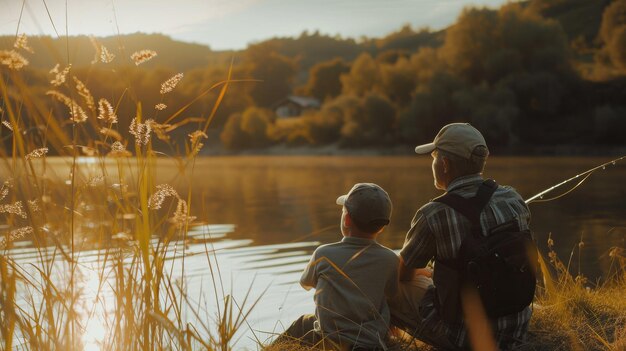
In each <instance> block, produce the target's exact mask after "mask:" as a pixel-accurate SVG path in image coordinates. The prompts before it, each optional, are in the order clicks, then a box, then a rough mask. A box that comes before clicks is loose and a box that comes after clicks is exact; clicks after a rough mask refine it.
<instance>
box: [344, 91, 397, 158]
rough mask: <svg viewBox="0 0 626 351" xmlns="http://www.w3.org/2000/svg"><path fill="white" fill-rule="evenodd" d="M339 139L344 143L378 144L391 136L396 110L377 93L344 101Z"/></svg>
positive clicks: (349, 144)
mask: <svg viewBox="0 0 626 351" xmlns="http://www.w3.org/2000/svg"><path fill="white" fill-rule="evenodd" d="M346 102H347V104H346V106H345V107H344V121H345V123H344V125H343V126H342V128H341V141H342V142H343V144H344V145H348V146H360V145H368V144H369V145H371V144H380V143H383V142H386V141H387V140H388V138H389V137H390V136H391V132H392V130H393V127H394V125H395V119H396V110H395V107H394V106H393V104H392V103H391V102H390V101H389V100H388V99H387V98H386V97H384V96H382V95H379V94H374V93H372V94H368V95H367V96H365V97H363V98H353V99H352V101H346Z"/></svg>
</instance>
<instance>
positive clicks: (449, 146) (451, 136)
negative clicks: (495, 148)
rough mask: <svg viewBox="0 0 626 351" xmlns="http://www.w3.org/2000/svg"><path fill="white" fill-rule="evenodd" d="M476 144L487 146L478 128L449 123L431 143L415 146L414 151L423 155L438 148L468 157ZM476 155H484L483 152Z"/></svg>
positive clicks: (467, 124)
mask: <svg viewBox="0 0 626 351" xmlns="http://www.w3.org/2000/svg"><path fill="white" fill-rule="evenodd" d="M478 146H484V147H485V148H487V142H485V138H483V135H482V134H481V133H480V132H479V131H478V129H476V128H474V127H472V126H471V125H470V124H469V123H451V124H448V125H446V126H444V127H443V128H441V130H440V131H439V133H438V134H437V136H435V140H433V142H432V143H428V144H424V145H419V146H418V147H416V148H415V153H418V154H420V155H423V154H429V153H431V152H433V150H435V149H440V150H444V151H447V152H450V153H453V154H455V155H457V156H461V157H463V158H466V159H470V158H471V157H472V154H473V153H474V150H475V149H476V147H478ZM477 156H482V157H485V155H484V154H482V155H481V154H478V155H477Z"/></svg>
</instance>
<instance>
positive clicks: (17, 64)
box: [0, 50, 28, 71]
mask: <svg viewBox="0 0 626 351" xmlns="http://www.w3.org/2000/svg"><path fill="white" fill-rule="evenodd" d="M0 64H2V65H5V66H7V67H8V68H9V69H12V70H14V71H19V70H20V69H22V68H24V67H25V66H27V65H28V60H27V59H26V58H25V57H24V56H22V55H20V54H19V53H18V52H17V51H15V50H0Z"/></svg>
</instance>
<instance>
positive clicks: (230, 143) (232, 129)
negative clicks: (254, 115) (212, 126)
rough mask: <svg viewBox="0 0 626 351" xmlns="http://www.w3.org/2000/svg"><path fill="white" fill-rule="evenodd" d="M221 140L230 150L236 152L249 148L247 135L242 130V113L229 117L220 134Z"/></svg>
mask: <svg viewBox="0 0 626 351" xmlns="http://www.w3.org/2000/svg"><path fill="white" fill-rule="evenodd" d="M220 140H222V143H223V144H224V146H226V148H228V149H232V150H236V149H243V148H245V147H247V136H246V133H244V132H243V131H242V130H241V114H240V113H234V114H232V115H230V116H229V117H228V119H227V120H226V124H225V125H224V129H223V130H222V133H221V134H220Z"/></svg>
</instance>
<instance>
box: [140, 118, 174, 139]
mask: <svg viewBox="0 0 626 351" xmlns="http://www.w3.org/2000/svg"><path fill="white" fill-rule="evenodd" d="M146 123H150V127H151V128H152V131H153V132H154V134H155V135H156V136H157V138H159V139H160V140H163V141H169V140H170V136H169V135H168V134H167V132H168V131H169V129H170V127H171V126H172V125H171V124H160V123H157V122H155V121H153V120H148V121H147V122H146Z"/></svg>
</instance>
